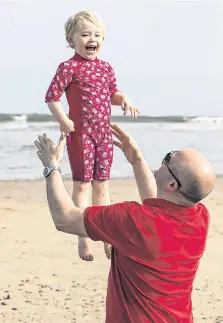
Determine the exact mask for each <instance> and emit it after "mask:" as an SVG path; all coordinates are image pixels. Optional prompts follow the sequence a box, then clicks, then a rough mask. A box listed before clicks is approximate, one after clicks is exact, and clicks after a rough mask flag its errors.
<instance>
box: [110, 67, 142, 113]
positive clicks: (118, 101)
mask: <svg viewBox="0 0 223 323" xmlns="http://www.w3.org/2000/svg"><path fill="white" fill-rule="evenodd" d="M110 72H111V83H110V93H111V104H112V105H119V106H121V108H122V110H123V111H124V116H126V114H127V113H128V111H130V112H131V116H132V117H133V118H135V119H136V118H137V113H140V112H139V110H138V109H136V108H135V107H134V106H133V104H132V103H131V101H130V100H129V98H128V97H127V96H126V95H125V94H123V93H121V92H120V91H119V90H118V88H117V82H116V77H115V72H114V70H113V68H112V67H111V66H110Z"/></svg>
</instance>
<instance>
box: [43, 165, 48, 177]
mask: <svg viewBox="0 0 223 323" xmlns="http://www.w3.org/2000/svg"><path fill="white" fill-rule="evenodd" d="M47 174H48V168H47V167H46V168H44V171H43V175H44V176H46V175H47Z"/></svg>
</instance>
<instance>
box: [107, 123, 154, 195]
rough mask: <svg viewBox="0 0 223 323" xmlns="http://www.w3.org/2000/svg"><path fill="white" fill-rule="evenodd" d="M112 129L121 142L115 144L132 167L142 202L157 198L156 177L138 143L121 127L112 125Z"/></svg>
mask: <svg viewBox="0 0 223 323" xmlns="http://www.w3.org/2000/svg"><path fill="white" fill-rule="evenodd" d="M111 128H112V133H113V135H114V136H115V137H116V138H117V139H118V140H119V141H116V140H114V144H115V145H116V146H117V147H119V148H120V149H121V150H122V151H123V153H124V155H125V157H126V159H127V160H128V162H129V163H130V164H131V165H132V168H133V171H134V175H135V179H136V184H137V186H138V190H139V195H140V198H141V201H143V200H144V199H146V198H156V197H157V185H156V180H155V177H154V175H153V173H152V171H151V169H150V167H149V165H148V163H147V162H146V160H145V159H144V157H143V155H142V152H141V150H140V149H139V147H138V145H137V143H136V142H135V140H134V139H133V138H132V137H130V136H129V135H128V134H127V133H126V132H125V131H123V130H122V129H121V128H120V127H119V126H117V125H112V126H111Z"/></svg>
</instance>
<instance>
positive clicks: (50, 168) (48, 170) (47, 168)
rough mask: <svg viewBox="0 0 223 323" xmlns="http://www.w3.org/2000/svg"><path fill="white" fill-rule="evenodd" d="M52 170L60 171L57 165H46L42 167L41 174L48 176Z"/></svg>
mask: <svg viewBox="0 0 223 323" xmlns="http://www.w3.org/2000/svg"><path fill="white" fill-rule="evenodd" d="M54 170H58V171H59V172H60V173H61V170H60V167H59V166H55V165H51V166H47V167H45V168H44V170H43V175H44V176H45V177H48V176H49V175H50V174H51V173H52V171H54Z"/></svg>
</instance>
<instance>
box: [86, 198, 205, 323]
mask: <svg viewBox="0 0 223 323" xmlns="http://www.w3.org/2000/svg"><path fill="white" fill-rule="evenodd" d="M84 221H85V227H86V231H87V233H88V235H89V237H90V238H91V239H92V240H101V241H106V242H109V243H110V244H111V245H112V246H113V247H114V248H113V252H112V260H111V268H110V273H109V279H108V290H107V305H106V323H114V322H115V323H192V322H193V315H192V304H191V292H192V284H193V281H194V278H195V274H196V271H197V269H198V265H199V260H200V258H201V257H202V255H203V252H204V250H205V244H206V238H207V230H208V224H209V214H208V211H207V209H206V207H205V206H204V205H203V204H201V203H199V204H197V205H196V206H194V207H191V208H185V207H182V206H179V205H176V204H173V203H170V202H168V201H165V200H161V199H146V200H145V201H144V203H143V205H142V204H139V203H137V202H124V203H118V204H113V205H110V206H92V207H89V208H87V209H86V210H85V214H84Z"/></svg>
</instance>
